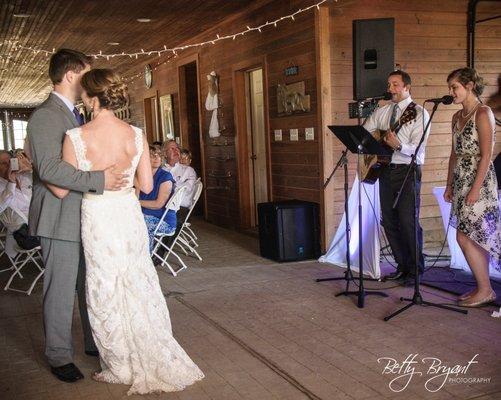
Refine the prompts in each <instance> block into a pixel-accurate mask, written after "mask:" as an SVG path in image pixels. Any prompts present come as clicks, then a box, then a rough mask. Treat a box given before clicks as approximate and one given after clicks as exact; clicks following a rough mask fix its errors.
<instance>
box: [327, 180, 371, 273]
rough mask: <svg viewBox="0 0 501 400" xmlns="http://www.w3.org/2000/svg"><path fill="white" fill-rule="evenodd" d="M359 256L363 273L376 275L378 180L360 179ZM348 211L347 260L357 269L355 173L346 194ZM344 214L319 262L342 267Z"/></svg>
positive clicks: (343, 255) (344, 249)
mask: <svg viewBox="0 0 501 400" xmlns="http://www.w3.org/2000/svg"><path fill="white" fill-rule="evenodd" d="M361 203H362V243H363V247H362V252H363V254H362V257H363V270H364V274H368V275H369V276H370V277H372V278H379V277H380V276H381V270H380V268H379V220H380V215H381V209H380V206H379V183H378V182H376V183H375V184H374V185H368V184H364V183H362V196H361ZM348 212H349V216H348V218H349V221H350V227H351V238H350V264H351V268H352V270H353V271H356V272H358V271H359V265H360V263H359V253H358V249H359V235H358V232H359V227H358V220H359V218H358V177H355V181H354V182H353V186H352V189H351V192H350V196H349V198H348ZM345 229H346V214H343V218H342V220H341V223H340V224H339V227H338V229H337V232H336V234H335V235H334V239H332V242H331V245H330V247H329V250H327V253H325V254H324V255H323V256H322V257H320V258H319V261H320V262H325V263H331V264H335V265H337V266H340V267H343V268H346V237H345Z"/></svg>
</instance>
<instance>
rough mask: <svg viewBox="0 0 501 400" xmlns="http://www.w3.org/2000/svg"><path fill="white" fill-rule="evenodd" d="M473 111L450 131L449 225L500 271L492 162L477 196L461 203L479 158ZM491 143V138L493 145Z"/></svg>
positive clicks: (500, 232) (500, 230)
mask: <svg viewBox="0 0 501 400" xmlns="http://www.w3.org/2000/svg"><path fill="white" fill-rule="evenodd" d="M476 114H477V112H476V111H475V113H474V114H473V116H472V117H471V118H470V119H469V120H468V121H467V122H466V124H465V125H464V127H463V128H462V129H459V124H458V122H456V124H455V125H454V128H453V132H452V134H453V146H454V151H455V153H456V157H457V161H456V167H455V169H454V181H453V183H452V186H453V200H452V209H451V225H452V226H454V227H455V228H456V229H458V230H460V231H461V232H463V233H464V234H465V235H466V236H468V237H469V238H470V239H472V240H473V241H474V242H476V243H477V244H478V245H480V246H481V247H483V248H484V249H485V250H487V251H488V252H489V254H490V256H491V262H490V263H491V265H493V266H494V268H495V269H496V270H498V271H500V272H501V213H500V210H499V202H498V191H497V187H498V185H497V180H496V172H495V170H494V166H493V164H492V162H491V163H490V165H489V169H488V170H487V174H486V176H485V180H484V183H483V184H482V187H481V189H480V199H479V200H478V201H477V202H476V203H475V204H473V205H467V204H466V202H465V201H466V196H467V195H468V192H469V191H470V188H471V186H472V185H473V182H474V180H475V176H476V174H477V168H478V162H479V160H480V144H479V140H478V132H477V126H476V123H475V117H476ZM494 135H495V131H494ZM494 142H495V140H493V144H494Z"/></svg>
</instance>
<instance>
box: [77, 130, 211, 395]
mask: <svg viewBox="0 0 501 400" xmlns="http://www.w3.org/2000/svg"><path fill="white" fill-rule="evenodd" d="M132 128H133V130H134V134H135V144H136V148H137V154H136V155H135V156H134V158H133V159H132V160H131V167H130V169H129V170H127V172H126V173H127V174H130V176H131V177H132V176H134V174H135V171H136V168H137V164H138V162H139V158H140V156H141V153H142V149H143V143H142V141H143V135H142V132H141V130H140V129H139V128H136V127H132ZM67 135H69V137H70V138H71V141H72V143H73V146H74V148H75V152H76V157H77V162H78V168H79V169H80V170H84V171H90V170H91V169H92V164H91V162H90V161H89V160H87V159H86V146H85V142H84V141H83V139H82V136H81V128H75V129H72V130H69V131H68V132H67ZM82 243H83V247H84V253H85V261H86V264H87V275H86V280H87V282H86V293H87V307H88V312H89V320H90V323H91V327H92V333H93V336H94V340H95V342H96V345H97V348H98V350H99V356H100V362H101V368H102V371H101V372H99V373H96V374H95V376H94V378H95V379H96V380H99V381H104V382H109V383H122V384H127V385H131V388H130V389H129V391H128V394H129V395H130V394H136V393H137V394H145V393H151V392H161V391H164V392H171V391H178V390H182V389H183V388H185V387H186V386H188V385H191V384H192V383H194V382H195V381H197V380H200V379H202V378H203V377H204V375H203V373H202V371H201V370H200V369H199V368H198V367H197V366H196V365H195V363H194V362H193V361H192V360H191V359H190V357H189V356H188V355H187V354H186V352H185V351H184V350H183V348H182V347H181V346H180V345H179V343H178V342H177V341H176V340H175V339H174V337H173V336H172V328H171V321H170V317H169V311H168V309H167V304H166V302H165V298H164V295H163V294H162V290H161V288H160V284H159V280H158V275H157V272H156V270H155V267H154V266H153V263H152V261H151V258H150V255H149V251H148V233H147V230H146V224H145V222H144V218H143V214H142V212H141V207H140V205H139V201H138V199H137V197H136V196H135V193H134V189H133V188H132V179H131V183H130V184H129V185H128V187H127V188H125V189H122V190H121V191H117V192H112V191H105V192H104V194H103V195H94V194H84V198H83V200H82Z"/></svg>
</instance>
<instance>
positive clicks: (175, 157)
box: [163, 140, 197, 232]
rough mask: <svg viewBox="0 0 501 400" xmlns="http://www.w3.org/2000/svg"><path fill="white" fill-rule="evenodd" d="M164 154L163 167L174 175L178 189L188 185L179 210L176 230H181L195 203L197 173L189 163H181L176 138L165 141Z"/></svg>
mask: <svg viewBox="0 0 501 400" xmlns="http://www.w3.org/2000/svg"><path fill="white" fill-rule="evenodd" d="M164 155H165V158H166V161H167V162H166V164H165V165H164V167H163V168H164V170H166V171H169V172H170V173H171V174H172V176H173V177H174V180H175V181H176V189H179V188H180V187H183V186H186V187H187V188H186V191H185V193H184V195H183V198H182V200H181V207H180V209H179V211H178V212H177V221H178V229H177V231H176V232H179V230H180V229H181V226H182V224H183V222H184V220H185V218H186V215H187V214H188V211H189V209H190V207H191V206H192V203H193V193H194V190H195V183H196V181H197V173H196V172H195V170H194V169H193V168H192V167H190V166H189V165H184V164H182V163H180V159H181V150H180V149H179V146H178V144H177V143H176V141H175V140H169V141H168V142H166V143H165V146H164Z"/></svg>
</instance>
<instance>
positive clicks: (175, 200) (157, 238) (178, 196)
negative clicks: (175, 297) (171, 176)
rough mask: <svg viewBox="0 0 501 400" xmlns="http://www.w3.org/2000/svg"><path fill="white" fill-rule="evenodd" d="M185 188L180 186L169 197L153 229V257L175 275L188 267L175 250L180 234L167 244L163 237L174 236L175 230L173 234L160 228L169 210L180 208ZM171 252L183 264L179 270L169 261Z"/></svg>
mask: <svg viewBox="0 0 501 400" xmlns="http://www.w3.org/2000/svg"><path fill="white" fill-rule="evenodd" d="M185 190H186V187H185V186H183V187H180V188H179V189H178V190H176V192H175V193H174V194H173V195H172V197H171V198H170V199H169V201H168V202H167V204H166V205H165V211H164V213H163V214H162V218H160V220H159V221H158V224H157V226H156V227H155V230H154V231H153V250H152V252H151V257H152V258H153V261H155V259H158V260H160V265H161V266H163V267H164V266H165V267H167V268H168V269H169V270H170V272H171V273H172V275H174V276H177V273H178V272H179V271H181V270H183V269H185V268H188V267H187V266H186V264H185V263H184V261H183V260H182V259H181V257H179V256H178V255H177V253H176V252H175V251H174V250H173V249H174V245H175V244H176V241H177V240H178V238H179V235H177V236H176V237H175V238H174V240H173V241H172V243H171V244H170V245H167V244H165V243H164V241H163V239H164V238H166V237H170V236H174V235H175V232H172V233H171V234H166V233H162V232H160V231H159V230H160V226H161V224H162V222H163V221H164V219H165V217H166V216H167V213H168V212H169V210H176V211H177V210H178V209H179V206H180V204H181V200H182V199H183V195H184V192H185ZM160 249H163V250H164V251H163V254H160ZM171 254H172V255H173V256H174V257H176V258H177V259H178V261H179V263H180V264H181V268H179V269H178V270H174V268H172V266H171V265H170V264H169V263H168V262H167V259H168V258H169V256H170V255H171Z"/></svg>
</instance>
